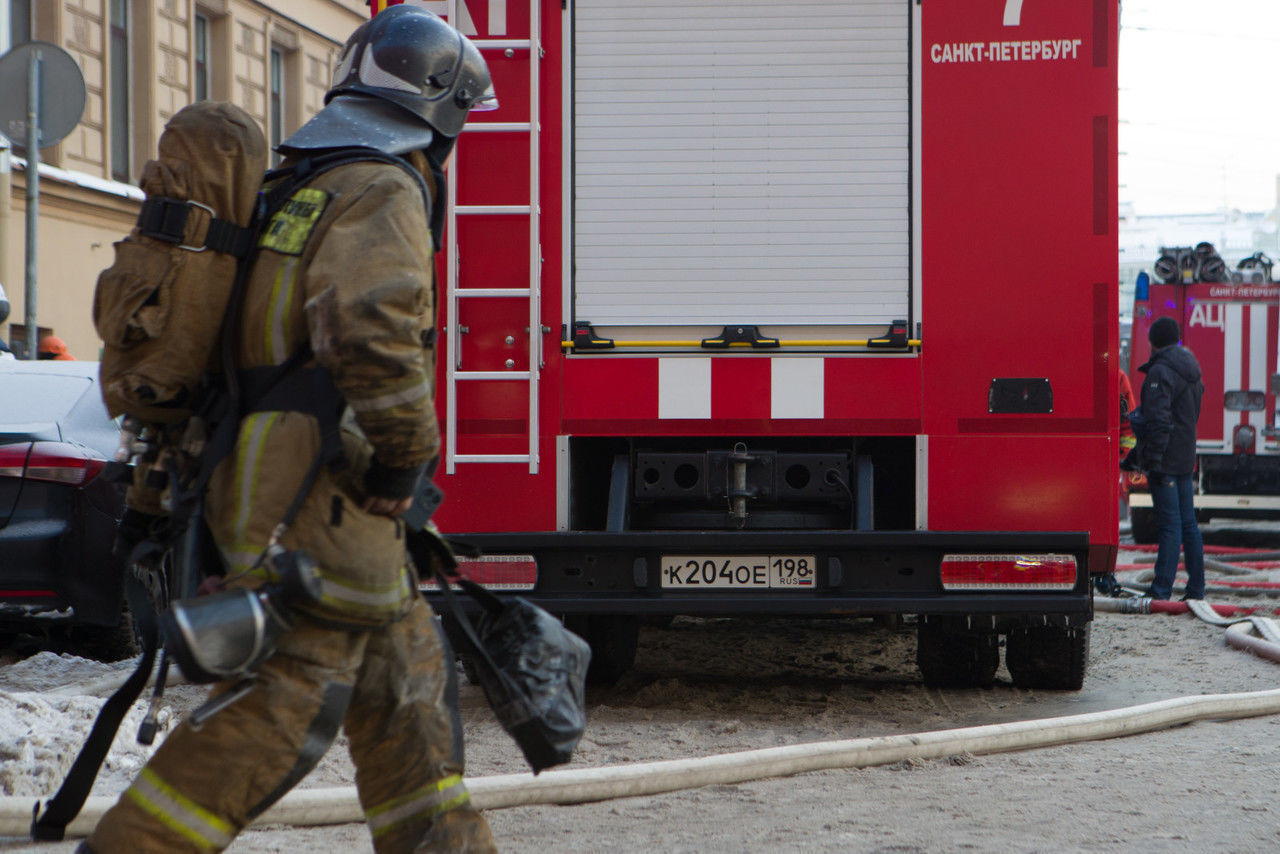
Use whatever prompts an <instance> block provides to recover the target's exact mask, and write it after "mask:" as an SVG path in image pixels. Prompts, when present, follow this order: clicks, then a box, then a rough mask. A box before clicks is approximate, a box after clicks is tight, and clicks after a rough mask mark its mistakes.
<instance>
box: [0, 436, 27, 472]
mask: <svg viewBox="0 0 1280 854" xmlns="http://www.w3.org/2000/svg"><path fill="white" fill-rule="evenodd" d="M30 452H31V443H30V442H19V443H18V444H16V445H0V477H22V472H23V471H24V470H25V469H26V467H27V454H29V453H30Z"/></svg>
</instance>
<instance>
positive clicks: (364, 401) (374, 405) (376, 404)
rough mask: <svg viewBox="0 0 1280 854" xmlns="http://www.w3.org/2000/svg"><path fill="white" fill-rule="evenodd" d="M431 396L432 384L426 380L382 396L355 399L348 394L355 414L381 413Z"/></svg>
mask: <svg viewBox="0 0 1280 854" xmlns="http://www.w3.org/2000/svg"><path fill="white" fill-rule="evenodd" d="M430 395H431V384H430V383H429V382H427V381H425V380H423V381H420V382H414V384H413V385H411V386H409V387H408V388H405V389H401V390H399V391H393V392H388V393H386V394H380V395H378V396H376V397H353V396H352V395H351V394H350V393H348V394H347V405H348V406H350V407H351V410H352V411H353V412H380V411H381V410H383V409H391V408H392V407H394V406H400V405H402V404H405V403H415V402H417V401H419V400H422V399H423V398H425V397H429V396H430Z"/></svg>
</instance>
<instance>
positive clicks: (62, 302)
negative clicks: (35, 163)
mask: <svg viewBox="0 0 1280 854" xmlns="http://www.w3.org/2000/svg"><path fill="white" fill-rule="evenodd" d="M0 10H2V11H3V14H2V15H0V19H2V20H3V23H2V24H0V49H2V51H7V50H9V49H10V48H12V47H14V46H17V45H19V44H21V43H23V42H25V41H28V40H31V39H33V38H34V39H37V40H40V41H45V42H51V43H53V44H56V45H58V46H60V47H62V48H63V49H64V50H66V51H67V52H68V53H69V54H70V55H71V56H72V57H73V58H74V59H75V61H76V63H77V65H78V66H79V67H80V70H81V72H82V73H83V75H84V80H85V90H86V98H85V109H84V115H83V117H82V118H81V121H80V123H79V124H78V125H77V126H76V127H75V129H74V130H72V131H71V133H70V134H69V135H68V136H67V137H66V138H65V139H63V140H62V141H61V142H59V143H58V144H57V145H53V146H50V147H49V148H45V149H42V150H41V151H40V184H39V206H38V209H39V231H38V252H37V258H38V275H37V279H36V301H35V307H36V316H37V324H38V326H39V327H40V329H41V331H42V332H44V331H50V332H53V333H54V334H57V335H58V336H59V337H61V338H62V339H63V340H64V341H66V342H67V345H68V349H69V350H70V352H71V353H72V354H73V355H74V356H75V357H76V358H79V359H96V358H97V357H98V353H99V342H98V336H97V333H96V332H95V331H94V328H93V320H92V306H93V289H94V284H95V282H96V281H97V277H98V273H99V272H101V271H102V270H103V269H104V268H105V267H107V266H109V265H110V264H111V262H112V260H113V258H114V254H113V251H112V244H113V242H114V241H117V240H119V239H120V238H121V237H123V236H124V235H125V234H126V233H128V231H129V229H130V228H131V227H132V226H133V223H134V220H135V218H136V217H137V214H138V210H139V209H140V207H141V203H142V198H143V197H142V192H141V191H140V190H139V189H138V187H137V181H138V178H139V176H140V175H141V173H142V168H143V165H144V164H145V163H146V161H147V160H148V159H149V158H150V157H152V156H154V153H155V149H156V143H157V141H158V139H159V137H160V132H161V131H162V130H163V129H164V125H165V122H167V121H168V120H169V118H170V117H171V116H172V115H173V114H174V113H176V112H177V111H178V110H180V109H181V108H182V107H183V106H185V105H187V104H190V103H192V102H194V101H198V100H203V99H212V100H218V101H231V102H233V103H235V104H236V105H238V106H240V107H242V108H244V109H245V110H246V111H247V112H248V113H249V114H250V115H252V116H254V117H255V118H256V119H257V120H258V121H259V122H260V123H261V125H262V128H263V130H264V132H265V134H266V137H267V140H268V141H269V142H270V143H271V144H273V145H274V144H275V143H277V142H279V141H280V140H281V139H283V138H285V137H287V136H288V135H289V134H290V133H292V132H293V131H294V130H295V129H297V128H298V127H299V126H300V125H301V124H302V123H303V122H304V121H305V120H306V119H307V118H309V117H310V116H311V115H312V114H314V113H315V112H316V111H317V110H318V109H320V107H321V106H322V105H323V99H324V93H325V90H326V89H328V87H329V83H330V80H331V77H332V72H333V66H334V63H335V62H336V60H337V54H338V51H339V49H340V48H341V46H342V43H343V42H344V41H345V40H346V38H347V36H348V35H350V34H351V31H352V30H354V29H355V28H356V27H357V26H358V25H359V24H360V23H361V22H362V21H364V20H366V19H367V17H368V14H369V13H368V7H367V5H366V3H365V0H270V2H259V0H0ZM2 51H0V52H2ZM0 85H13V84H12V83H6V81H3V80H0ZM50 94H51V95H52V97H57V93H46V97H49V96H50ZM13 144H14V146H15V149H14V151H13V156H12V158H10V159H9V168H8V169H7V170H2V171H0V283H2V284H3V285H4V288H5V290H6V292H7V293H8V296H9V300H10V303H11V306H12V313H11V315H10V317H9V323H8V324H6V327H5V328H3V330H2V331H3V334H4V337H5V340H7V341H9V342H10V344H11V346H13V347H14V349H15V350H19V349H20V348H21V346H22V344H23V343H24V342H25V337H26V332H25V328H24V326H23V321H24V315H25V311H26V299H25V287H24V282H25V270H26V258H25V255H26V252H25V245H26V225H25V219H26V175H27V160H26V157H25V154H26V152H25V151H24V150H23V149H22V145H23V140H14V141H13ZM5 185H7V186H5Z"/></svg>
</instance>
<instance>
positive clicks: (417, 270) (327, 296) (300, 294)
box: [206, 152, 439, 625]
mask: <svg viewBox="0 0 1280 854" xmlns="http://www.w3.org/2000/svg"><path fill="white" fill-rule="evenodd" d="M407 159H409V160H410V162H411V163H412V164H413V165H414V166H415V168H416V169H417V170H418V171H419V172H420V173H422V174H423V176H424V177H425V178H426V180H427V181H428V184H430V181H431V178H430V171H429V169H428V167H427V165H426V161H425V159H424V158H423V156H422V155H421V154H420V153H419V152H413V153H411V154H409V155H407ZM434 302H435V301H434V282H433V260H432V247H431V235H430V232H429V227H428V214H427V210H426V205H425V204H424V199H423V194H422V191H421V189H420V185H419V184H418V183H417V182H416V181H415V180H414V178H413V176H411V175H409V174H407V173H406V172H405V170H403V169H400V168H398V167H396V166H393V165H389V164H385V163H377V162H357V163H353V164H349V165H345V166H339V167H336V168H335V169H333V170H331V171H329V172H326V173H323V174H321V175H320V176H319V177H317V178H316V179H315V180H314V181H312V182H311V183H309V184H308V185H307V186H305V187H303V188H301V189H299V190H297V191H295V192H294V193H293V195H292V196H291V197H290V200H289V202H288V203H286V204H285V205H284V206H283V208H282V209H281V210H280V211H279V212H278V213H277V214H276V215H275V216H274V217H273V218H272V219H271V221H270V222H268V224H267V225H266V227H265V228H264V229H263V232H262V236H261V238H260V242H259V249H258V254H257V257H256V259H255V261H254V262H253V266H252V268H251V271H250V274H249V279H248V286H247V291H246V298H245V303H244V309H243V312H242V314H241V316H240V328H239V335H238V343H237V349H236V363H237V367H238V368H239V369H240V370H242V371H243V370H246V369H253V368H261V367H263V366H271V365H280V364H283V363H284V362H285V361H286V360H288V359H289V358H290V356H292V355H293V354H295V353H298V352H299V351H301V350H303V348H305V347H306V346H308V345H309V346H310V350H311V352H312V353H313V354H314V355H313V357H312V359H311V360H310V361H309V362H308V363H307V367H308V368H322V369H325V370H327V371H328V373H329V375H330V376H331V378H332V381H333V385H334V387H336V389H337V392H338V393H339V394H340V395H341V401H335V405H336V406H341V416H340V421H341V431H340V438H341V448H342V455H341V458H340V459H339V460H338V461H337V462H336V463H334V464H331V465H325V466H323V467H321V468H320V470H319V473H318V475H317V477H316V480H315V483H314V485H313V486H312V487H311V489H310V491H309V492H308V494H307V496H306V499H305V501H304V502H303V503H302V505H301V509H300V511H299V512H298V515H297V518H296V520H295V521H294V522H293V523H292V524H291V525H290V526H289V527H288V528H287V530H285V531H284V532H283V535H282V537H281V539H280V542H281V544H282V545H284V546H285V547H287V548H303V549H306V550H307V551H308V552H309V553H310V554H311V556H312V557H314V558H315V559H316V561H317V562H318V564H319V566H320V570H321V575H322V579H323V601H322V603H321V605H320V606H319V607H318V608H315V609H314V610H315V612H316V613H315V615H316V616H319V617H322V618H327V619H329V620H330V621H334V622H338V623H342V624H354V625H378V624H382V623H385V622H388V621H390V620H394V619H396V618H397V617H399V616H400V615H402V614H403V613H404V612H405V611H406V610H407V608H408V606H409V604H410V603H411V602H412V600H413V599H414V598H415V597H416V596H417V591H416V580H415V578H414V576H413V573H412V572H411V570H410V569H409V567H408V566H407V560H406V551H405V540H404V531H403V530H402V525H403V523H402V522H400V521H399V520H396V519H390V518H387V517H385V516H376V515H372V514H369V513H366V512H364V511H363V510H361V504H362V503H363V502H364V500H365V498H366V497H367V494H368V493H367V489H366V485H368V486H369V487H374V488H377V487H383V488H385V491H383V492H381V493H380V494H383V495H404V494H408V493H409V492H411V491H412V487H413V485H414V484H416V483H417V481H418V478H419V476H420V475H421V473H422V471H423V470H424V468H425V466H426V464H427V463H428V462H429V461H430V460H432V459H433V458H434V457H435V456H436V455H437V453H438V450H439V429H438V425H437V421H436V414H435V408H434V405H433V389H432V385H433V378H434V370H435V363H434V355H433V350H432V346H431V344H432V338H433V336H432V335H431V330H433V329H434V311H435V305H434ZM321 430H322V425H321V422H320V420H319V419H318V418H317V417H316V415H315V414H313V413H309V412H303V411H296V410H287V409H282V410H277V411H271V410H267V411H254V412H251V413H249V414H247V415H246V416H245V417H244V418H243V419H242V421H241V423H240V426H239V435H238V438H237V441H236V445H235V449H234V451H233V452H232V453H231V454H230V455H229V456H228V457H227V458H226V459H224V460H223V461H222V462H221V463H220V464H219V466H218V468H217V469H216V470H215V472H214V475H213V478H212V479H211V481H210V484H209V489H208V494H207V501H206V513H207V518H208V521H209V525H210V529H211V530H212V532H213V535H214V539H215V540H216V542H217V544H218V547H219V549H220V551H221V553H222V555H223V558H224V559H225V561H226V564H227V568H228V577H229V578H232V579H234V578H236V577H237V576H239V577H240V580H241V583H248V584H250V585H254V584H257V583H261V582H262V581H265V580H270V570H269V569H268V568H267V567H266V566H265V565H264V564H263V562H261V561H260V557H261V556H262V554H263V552H264V550H265V548H266V547H267V544H268V542H269V540H270V538H271V535H272V531H273V529H275V528H276V527H277V525H279V524H280V523H281V521H282V520H283V519H284V517H285V515H286V512H287V509H288V507H289V505H290V504H291V502H292V501H293V500H294V496H295V495H296V494H297V492H298V490H299V488H300V486H301V484H302V483H303V481H304V479H305V476H306V473H307V471H308V469H309V468H310V467H311V466H312V464H313V462H314V461H315V459H316V457H317V454H319V453H320V450H321V438H322V436H321ZM371 466H372V467H373V468H374V472H373V474H372V476H370V477H369V478H368V479H367V478H366V476H367V474H369V470H370V468H371ZM242 574H243V575H242Z"/></svg>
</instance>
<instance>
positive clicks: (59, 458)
mask: <svg viewBox="0 0 1280 854" xmlns="http://www.w3.org/2000/svg"><path fill="white" fill-rule="evenodd" d="M106 464H107V461H106V460H104V459H102V458H101V457H98V456H96V455H94V454H93V453H91V452H90V451H86V450H85V449H83V448H78V447H76V446H75V445H65V444H63V443H61V442H35V443H33V444H32V445H31V454H30V456H28V457H27V469H26V476H27V477H29V478H31V479H32V480H48V481H52V482H54V483H66V484H70V485H72V486H80V485H81V484H85V483H88V482H89V481H91V480H93V479H94V478H95V477H97V476H98V473H99V472H100V471H102V469H103V467H104V466H106Z"/></svg>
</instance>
